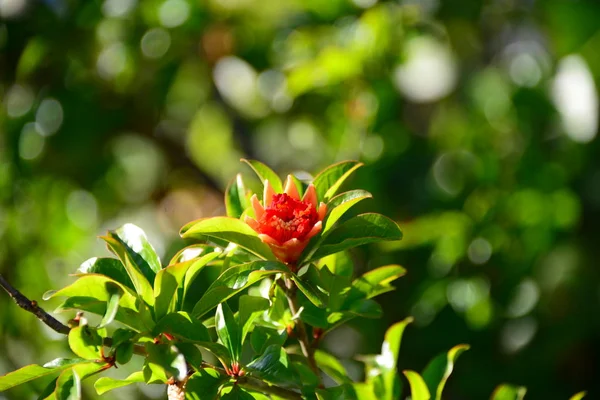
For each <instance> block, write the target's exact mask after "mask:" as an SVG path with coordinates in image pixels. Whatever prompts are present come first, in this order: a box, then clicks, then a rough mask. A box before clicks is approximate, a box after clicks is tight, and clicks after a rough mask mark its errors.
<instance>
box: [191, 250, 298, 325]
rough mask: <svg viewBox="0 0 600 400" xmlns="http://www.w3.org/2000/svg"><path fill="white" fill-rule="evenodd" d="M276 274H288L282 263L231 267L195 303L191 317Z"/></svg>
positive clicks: (255, 263) (258, 262)
mask: <svg viewBox="0 0 600 400" xmlns="http://www.w3.org/2000/svg"><path fill="white" fill-rule="evenodd" d="M278 273H283V274H289V273H290V272H289V269H288V268H287V267H286V266H285V265H284V264H282V263H279V262H274V261H253V262H250V263H247V264H241V265H236V266H233V267H231V268H229V269H227V270H226V271H224V272H223V273H222V274H221V275H220V276H219V277H218V278H217V279H216V280H215V281H214V282H213V283H212V284H211V285H210V287H209V288H208V290H207V291H206V293H204V295H203V296H202V298H201V299H200V300H199V301H198V303H196V305H195V306H194V310H193V313H192V314H193V315H194V316H195V317H196V318H200V317H202V316H203V315H204V314H206V313H207V312H208V311H210V310H212V309H213V308H214V307H216V306H217V304H219V303H221V302H223V301H225V300H227V299H229V298H230V297H231V296H233V295H235V294H237V293H239V292H241V291H242V290H244V289H246V288H247V287H248V286H250V285H252V284H254V283H256V282H258V281H260V280H261V279H263V278H265V277H266V276H269V275H274V274H278Z"/></svg>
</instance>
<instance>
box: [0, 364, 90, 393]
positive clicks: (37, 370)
mask: <svg viewBox="0 0 600 400" xmlns="http://www.w3.org/2000/svg"><path fill="white" fill-rule="evenodd" d="M81 363H89V361H88V360H86V359H83V358H75V359H64V358H57V359H55V360H53V361H50V362H48V363H46V364H44V366H40V365H35V364H34V365H27V366H25V367H23V368H20V369H18V370H16V371H12V372H9V373H8V374H6V375H3V376H0V392H3V391H5V390H8V389H10V388H13V387H15V386H18V385H21V384H23V383H25V382H29V381H32V380H34V379H38V378H42V377H44V376H48V375H51V374H55V373H59V372H62V371H64V370H66V369H68V368H71V367H72V366H74V365H76V364H81Z"/></svg>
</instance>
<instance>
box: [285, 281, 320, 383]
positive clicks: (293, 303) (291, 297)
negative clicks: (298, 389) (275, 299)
mask: <svg viewBox="0 0 600 400" xmlns="http://www.w3.org/2000/svg"><path fill="white" fill-rule="evenodd" d="M279 282H280V286H281V288H282V289H283V291H284V293H285V295H286V297H287V299H288V305H289V307H290V312H291V313H292V315H294V316H296V315H298V310H299V309H300V307H298V301H297V300H296V289H297V288H296V286H295V285H294V284H293V282H292V281H291V280H289V279H287V278H286V282H285V284H283V283H282V282H281V281H279ZM295 322H296V328H297V331H298V342H299V343H300V349H302V354H304V357H306V359H307V360H308V365H309V366H310V368H311V369H312V370H313V372H314V373H315V374H316V375H317V378H318V379H319V382H320V381H321V378H320V376H321V375H320V373H319V367H317V362H316V361H315V353H314V349H313V347H312V346H311V345H310V341H309V339H308V334H307V333H306V325H304V321H302V320H301V319H300V318H298V319H297V320H296V321H295Z"/></svg>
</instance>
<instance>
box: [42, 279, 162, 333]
mask: <svg viewBox="0 0 600 400" xmlns="http://www.w3.org/2000/svg"><path fill="white" fill-rule="evenodd" d="M114 285H116V286H118V287H119V288H120V289H121V290H122V291H123V294H122V295H121V298H120V299H119V308H118V310H117V313H116V315H115V319H116V320H117V321H119V322H122V323H124V324H126V325H128V326H131V327H132V328H134V329H137V330H146V329H149V327H150V326H152V317H151V316H150V313H149V312H148V309H147V308H146V306H145V305H144V304H143V303H142V302H138V299H137V296H136V294H135V293H134V292H133V291H132V290H131V289H129V288H127V287H125V286H123V285H121V284H120V283H118V282H116V281H114V280H112V279H110V278H108V277H106V276H104V275H97V274H88V275H83V276H80V277H79V278H78V279H77V280H76V281H75V282H73V283H72V284H71V285H69V286H67V287H64V288H62V289H60V290H58V291H56V292H52V293H51V294H50V295H48V294H46V295H44V298H45V299H48V298H52V297H61V296H62V297H69V299H67V301H65V302H64V303H63V304H62V305H61V306H60V307H59V308H58V310H57V311H64V310H70V309H79V310H83V311H88V312H91V313H94V314H98V315H105V314H106V310H107V303H108V301H109V300H110V298H111V292H112V290H113V289H110V288H111V287H112V286H114Z"/></svg>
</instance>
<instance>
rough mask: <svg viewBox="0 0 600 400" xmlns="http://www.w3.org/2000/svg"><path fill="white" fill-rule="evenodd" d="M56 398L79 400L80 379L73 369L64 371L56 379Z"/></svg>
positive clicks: (59, 399) (58, 399)
mask: <svg viewBox="0 0 600 400" xmlns="http://www.w3.org/2000/svg"><path fill="white" fill-rule="evenodd" d="M55 395H56V400H80V399H81V379H80V378H79V375H77V372H75V371H73V369H68V370H66V371H64V372H63V373H62V374H60V376H59V377H58V379H57V380H56V391H55Z"/></svg>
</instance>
